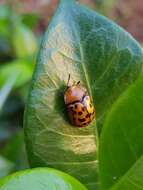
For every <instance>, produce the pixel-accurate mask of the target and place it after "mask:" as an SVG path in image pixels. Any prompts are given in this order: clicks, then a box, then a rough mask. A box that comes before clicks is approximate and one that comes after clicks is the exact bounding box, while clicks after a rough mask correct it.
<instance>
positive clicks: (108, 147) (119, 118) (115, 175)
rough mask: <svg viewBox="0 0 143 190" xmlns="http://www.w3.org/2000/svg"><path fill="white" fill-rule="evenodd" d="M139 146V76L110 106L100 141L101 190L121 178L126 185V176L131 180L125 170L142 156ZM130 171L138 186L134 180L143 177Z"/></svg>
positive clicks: (142, 129) (142, 107)
mask: <svg viewBox="0 0 143 190" xmlns="http://www.w3.org/2000/svg"><path fill="white" fill-rule="evenodd" d="M142 147H143V77H140V79H138V80H137V81H136V82H135V83H134V84H133V85H131V87H130V88H129V89H128V90H127V91H126V92H125V93H123V95H122V96H121V97H120V98H119V99H118V101H117V102H116V103H115V104H114V106H113V107H112V110H111V111H110V113H109V115H108V116H107V119H106V121H105V125H104V127H103V130H102V134H101V140H100V177H101V184H102V188H101V189H105V190H106V189H110V187H112V186H113V185H114V184H115V183H117V181H119V180H120V178H121V177H122V176H124V175H125V176H126V177H125V180H127V181H125V182H124V183H125V184H126V183H128V175H129V179H130V177H131V178H132V177H133V176H131V175H132V172H131V173H130V172H129V174H128V170H130V168H131V167H132V166H133V165H134V164H135V163H136V162H138V160H139V159H140V157H141V156H143V148H142ZM139 163H140V164H141V165H140V167H143V166H142V164H143V163H141V162H139ZM137 167H138V165H137ZM134 172H135V173H134V176H135V178H134V180H133V181H132V182H133V183H134V182H135V181H136V183H137V184H138V185H139V186H140V182H139V183H138V181H140V177H141V178H142V177H143V176H141V174H140V170H139V172H137V171H136V169H135V171H134ZM126 173H127V175H126ZM137 180H138V181H137ZM132 182H130V183H132ZM129 187H130V186H128V188H127V189H130V188H129ZM122 189H126V188H122ZM135 189H136V188H135Z"/></svg>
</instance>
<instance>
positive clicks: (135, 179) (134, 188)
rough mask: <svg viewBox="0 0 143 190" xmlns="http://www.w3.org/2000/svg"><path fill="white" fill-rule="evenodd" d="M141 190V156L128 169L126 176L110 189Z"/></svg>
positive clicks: (142, 163) (142, 158)
mask: <svg viewBox="0 0 143 190" xmlns="http://www.w3.org/2000/svg"><path fill="white" fill-rule="evenodd" d="M123 189H126V190H142V189H143V155H142V156H141V158H139V159H138V161H137V162H136V163H135V164H134V165H133V166H132V167H131V169H129V171H128V172H127V174H126V175H125V176H123V177H122V178H121V180H119V182H118V183H117V184H116V185H115V186H113V188H111V190H123Z"/></svg>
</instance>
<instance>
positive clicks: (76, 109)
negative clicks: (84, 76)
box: [64, 75, 95, 127]
mask: <svg viewBox="0 0 143 190" xmlns="http://www.w3.org/2000/svg"><path fill="white" fill-rule="evenodd" d="M69 80H70V75H69V79H68V83H67V88H66V91H65V93H64V102H65V105H66V108H67V112H68V116H69V119H70V121H71V124H72V125H74V126H77V127H85V126H87V125H89V124H90V123H91V122H92V120H93V119H94V118H95V109H94V106H93V104H92V101H91V98H90V97H89V95H88V93H87V90H86V89H85V88H83V87H82V86H81V85H80V81H78V82H77V83H76V84H75V85H74V84H73V85H71V86H69Z"/></svg>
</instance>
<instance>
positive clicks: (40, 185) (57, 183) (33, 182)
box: [0, 168, 87, 190]
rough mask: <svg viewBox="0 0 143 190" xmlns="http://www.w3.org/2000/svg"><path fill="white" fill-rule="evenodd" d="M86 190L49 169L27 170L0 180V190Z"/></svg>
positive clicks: (74, 180) (61, 173) (74, 181)
mask: <svg viewBox="0 0 143 190" xmlns="http://www.w3.org/2000/svg"><path fill="white" fill-rule="evenodd" d="M25 189H27V190H31V189H34V190H57V189H58V190H69V189H70V190H75V189H78V190H87V189H86V188H85V187H84V186H83V185H82V184H81V183H80V182H79V181H77V180H76V179H74V178H73V177H71V176H69V175H67V174H66V173H63V172H60V171H58V170H55V169H51V168H36V169H28V170H24V171H20V172H17V173H14V174H12V175H10V176H7V177H5V178H4V179H2V180H0V190H25Z"/></svg>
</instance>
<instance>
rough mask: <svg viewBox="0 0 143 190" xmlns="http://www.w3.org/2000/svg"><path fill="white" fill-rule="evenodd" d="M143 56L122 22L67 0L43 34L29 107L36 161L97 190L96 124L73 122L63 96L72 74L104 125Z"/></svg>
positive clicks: (28, 135) (29, 140) (28, 132)
mask: <svg viewBox="0 0 143 190" xmlns="http://www.w3.org/2000/svg"><path fill="white" fill-rule="evenodd" d="M142 57H143V56H142V50H141V48H140V46H139V45H138V43H137V42H136V41H135V40H134V39H133V38H132V37H131V36H130V35H129V34H127V33H126V32H125V31H124V30H122V29H121V28H120V27H119V26H117V25H116V24H114V23H112V22H111V21H109V20H108V19H106V18H105V17H103V16H101V15H98V14H96V13H95V12H93V11H91V10H89V9H87V8H85V7H83V6H81V5H79V4H77V3H75V2H74V1H73V0H69V1H67V0H62V1H61V3H60V6H59V8H58V9H57V11H56V13H55V16H54V17H53V19H52V21H51V23H50V25H49V27H48V30H47V32H46V34H45V36H44V38H43V42H42V46H41V50H40V53H39V57H38V64H37V66H36V69H35V72H34V76H33V83H32V87H31V90H30V95H29V99H28V103H27V109H26V112H25V122H24V126H25V139H26V144H27V151H28V157H29V161H30V164H31V166H32V167H35V166H51V167H54V168H58V169H60V170H63V171H65V172H67V173H69V174H71V175H73V176H74V177H76V178H78V179H79V180H80V181H81V182H82V183H84V184H86V186H87V187H88V188H89V189H93V190H96V189H97V183H98V179H97V174H98V169H97V143H96V137H97V134H96V132H95V128H96V126H95V122H93V123H92V124H91V125H89V126H87V127H85V128H76V127H74V126H72V125H71V124H70V123H69V120H68V119H67V114H66V111H65V105H64V101H63V94H64V90H65V88H66V84H67V80H68V75H69V73H70V75H71V81H70V82H71V83H72V82H74V81H79V80H80V81H81V85H83V86H85V87H86V88H87V90H88V92H89V94H90V96H91V98H92V99H93V102H94V104H95V105H96V118H97V125H98V127H101V126H102V123H103V120H104V115H105V114H106V112H107V111H109V109H110V106H111V105H112V103H113V102H114V101H115V100H116V99H117V97H118V96H119V94H120V93H121V92H122V91H123V90H124V89H126V88H127V87H128V85H129V84H131V83H132V82H133V81H134V80H135V79H136V78H137V77H138V75H139V73H140V72H141V67H142V64H141V63H142V61H143V60H142Z"/></svg>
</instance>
